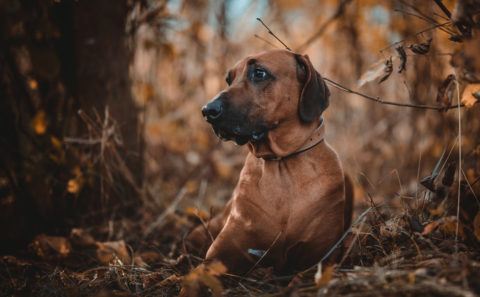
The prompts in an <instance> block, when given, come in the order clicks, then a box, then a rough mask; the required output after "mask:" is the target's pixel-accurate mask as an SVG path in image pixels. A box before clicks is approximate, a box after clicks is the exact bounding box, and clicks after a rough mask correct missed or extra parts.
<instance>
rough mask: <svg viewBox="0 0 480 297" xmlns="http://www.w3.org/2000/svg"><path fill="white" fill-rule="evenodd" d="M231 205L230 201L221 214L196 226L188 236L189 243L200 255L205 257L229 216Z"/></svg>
mask: <svg viewBox="0 0 480 297" xmlns="http://www.w3.org/2000/svg"><path fill="white" fill-rule="evenodd" d="M231 204H232V203H231V201H229V202H228V203H227V205H226V206H225V209H224V210H223V211H222V212H221V213H219V214H217V215H216V216H214V217H213V218H212V219H211V220H209V221H208V222H207V223H206V224H202V225H200V226H197V227H196V228H195V229H193V231H192V232H191V233H190V235H188V239H189V241H190V242H191V243H192V245H193V247H194V248H195V249H196V250H198V252H199V253H200V254H202V255H205V253H206V251H207V249H208V247H209V246H210V245H211V244H212V242H213V240H215V238H217V235H218V233H220V231H221V230H222V228H223V225H225V221H226V220H227V217H228V215H229V214H230V209H231Z"/></svg>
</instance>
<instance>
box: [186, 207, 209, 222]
mask: <svg viewBox="0 0 480 297" xmlns="http://www.w3.org/2000/svg"><path fill="white" fill-rule="evenodd" d="M185 213H187V215H188V216H191V217H194V218H197V217H200V218H201V219H202V220H204V221H207V220H209V219H210V216H209V215H208V214H206V213H205V212H204V211H202V210H200V209H198V208H195V207H187V208H185Z"/></svg>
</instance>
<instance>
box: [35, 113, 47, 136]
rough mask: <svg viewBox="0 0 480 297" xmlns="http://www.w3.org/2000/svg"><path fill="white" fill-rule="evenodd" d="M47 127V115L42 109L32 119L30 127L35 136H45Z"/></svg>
mask: <svg viewBox="0 0 480 297" xmlns="http://www.w3.org/2000/svg"><path fill="white" fill-rule="evenodd" d="M47 126H48V118H47V114H46V113H45V111H44V110H43V109H41V110H39V111H38V112H37V114H36V115H35V116H34V117H33V119H32V127H33V130H34V131H35V133H37V134H40V135H42V134H45V132H46V131H47Z"/></svg>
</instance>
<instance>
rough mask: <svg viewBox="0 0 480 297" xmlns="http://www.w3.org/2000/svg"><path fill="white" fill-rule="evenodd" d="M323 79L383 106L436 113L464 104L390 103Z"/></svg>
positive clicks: (338, 87) (347, 91)
mask: <svg viewBox="0 0 480 297" xmlns="http://www.w3.org/2000/svg"><path fill="white" fill-rule="evenodd" d="M323 79H324V80H325V81H326V82H327V83H328V84H329V85H331V86H333V87H335V88H337V89H340V90H342V91H344V92H346V93H351V94H355V95H358V96H361V97H363V98H366V99H368V100H371V101H375V102H377V103H380V104H385V105H395V106H402V107H411V108H419V109H431V110H438V111H445V110H449V109H454V108H459V107H464V106H465V104H460V105H455V106H434V105H420V104H411V103H398V102H392V101H385V100H383V99H381V98H380V97H373V96H370V95H367V94H364V93H360V92H358V91H355V90H352V89H349V88H347V87H344V86H342V85H341V84H339V83H337V82H334V81H333V80H331V79H328V78H326V77H323Z"/></svg>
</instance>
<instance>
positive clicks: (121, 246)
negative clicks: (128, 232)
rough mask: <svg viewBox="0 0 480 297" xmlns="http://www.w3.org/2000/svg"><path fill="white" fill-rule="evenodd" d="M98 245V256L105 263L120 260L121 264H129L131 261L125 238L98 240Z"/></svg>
mask: <svg viewBox="0 0 480 297" xmlns="http://www.w3.org/2000/svg"><path fill="white" fill-rule="evenodd" d="M97 247H98V248H97V258H98V260H99V261H100V262H101V263H103V264H105V265H108V264H110V263H111V262H115V261H116V260H120V262H121V263H119V264H120V265H124V264H127V265H128V264H130V263H131V258H130V255H129V254H128V251H127V245H126V244H125V241H124V240H119V241H108V242H97Z"/></svg>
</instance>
